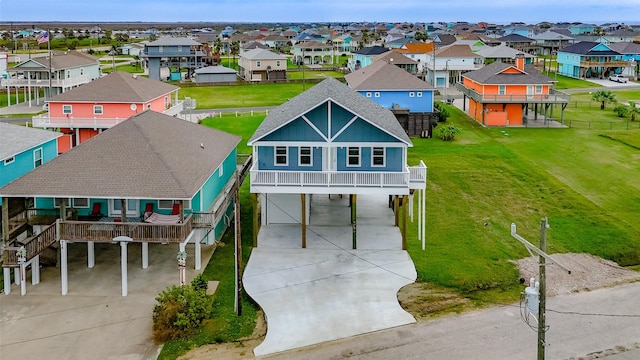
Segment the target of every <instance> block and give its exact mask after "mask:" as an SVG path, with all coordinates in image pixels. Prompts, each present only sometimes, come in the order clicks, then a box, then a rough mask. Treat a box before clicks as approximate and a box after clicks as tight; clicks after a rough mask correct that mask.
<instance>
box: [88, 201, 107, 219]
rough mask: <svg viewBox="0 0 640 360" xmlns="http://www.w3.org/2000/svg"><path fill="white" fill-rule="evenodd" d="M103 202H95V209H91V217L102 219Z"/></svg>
mask: <svg viewBox="0 0 640 360" xmlns="http://www.w3.org/2000/svg"><path fill="white" fill-rule="evenodd" d="M101 208H102V204H101V203H94V204H93V209H92V210H91V213H90V214H89V217H90V218H92V219H96V220H97V219H100V218H101V217H103V216H104V215H103V214H102V210H101Z"/></svg>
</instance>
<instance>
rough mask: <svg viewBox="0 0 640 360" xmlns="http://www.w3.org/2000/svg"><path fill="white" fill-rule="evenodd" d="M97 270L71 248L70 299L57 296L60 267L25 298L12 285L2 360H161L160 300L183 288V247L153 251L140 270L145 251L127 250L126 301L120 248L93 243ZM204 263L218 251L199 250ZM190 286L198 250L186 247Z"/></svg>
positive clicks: (2, 301)
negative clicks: (155, 323) (155, 327)
mask: <svg viewBox="0 0 640 360" xmlns="http://www.w3.org/2000/svg"><path fill="white" fill-rule="evenodd" d="M95 248H96V265H95V267H94V268H93V269H88V268H87V257H86V256H87V253H86V245H85V244H82V243H75V244H70V246H69V260H70V261H69V294H68V295H66V296H62V295H60V292H61V290H60V289H61V288H60V268H57V267H47V268H43V269H42V271H41V274H40V284H38V285H31V282H30V277H28V278H27V281H28V285H27V294H26V295H25V296H20V287H19V286H17V285H15V284H13V285H12V289H11V290H12V291H11V294H9V295H0V358H2V359H36V360H37V359H47V360H48V359H69V360H75V359H78V360H84V359H129V360H137V359H140V360H142V359H156V357H157V355H158V353H159V351H160V348H161V346H160V345H157V344H154V342H153V340H152V337H151V326H152V320H151V314H152V310H153V305H154V304H155V297H156V296H157V295H158V294H159V293H160V292H161V291H162V290H164V289H165V288H166V287H168V286H170V285H177V284H178V283H179V274H178V266H177V262H176V254H177V253H178V245H177V244H173V245H162V244H150V245H149V267H148V268H147V269H142V260H141V251H140V248H141V247H140V245H137V246H135V245H130V246H129V247H128V248H129V249H128V265H129V268H128V279H129V286H128V288H129V294H128V296H126V297H123V296H121V276H120V274H121V273H120V246H119V245H118V244H96V245H95ZM202 250H203V251H202V262H203V264H206V263H207V262H208V261H209V259H210V258H211V255H212V254H213V250H214V247H213V246H210V245H203V246H202ZM187 254H188V257H187V280H190V279H192V278H193V276H195V274H196V271H195V270H193V262H190V260H192V259H193V254H194V247H193V245H190V246H187Z"/></svg>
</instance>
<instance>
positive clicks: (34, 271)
mask: <svg viewBox="0 0 640 360" xmlns="http://www.w3.org/2000/svg"><path fill="white" fill-rule="evenodd" d="M38 284H40V254H38V255H36V256H35V257H34V258H33V259H31V285H38Z"/></svg>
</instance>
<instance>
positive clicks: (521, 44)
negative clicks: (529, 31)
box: [498, 33, 537, 53]
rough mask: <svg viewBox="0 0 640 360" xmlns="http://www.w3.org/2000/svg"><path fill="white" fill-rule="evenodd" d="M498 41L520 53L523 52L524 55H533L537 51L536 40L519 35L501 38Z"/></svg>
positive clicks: (514, 34)
mask: <svg viewBox="0 0 640 360" xmlns="http://www.w3.org/2000/svg"><path fill="white" fill-rule="evenodd" d="M498 41H501V42H502V44H504V45H506V46H508V47H510V48H513V49H516V50H518V51H522V52H524V53H533V52H535V49H536V47H537V46H536V41H535V40H534V39H531V38H528V37H526V36H522V35H520V34H518V33H513V34H509V35H505V36H503V37H499V38H498Z"/></svg>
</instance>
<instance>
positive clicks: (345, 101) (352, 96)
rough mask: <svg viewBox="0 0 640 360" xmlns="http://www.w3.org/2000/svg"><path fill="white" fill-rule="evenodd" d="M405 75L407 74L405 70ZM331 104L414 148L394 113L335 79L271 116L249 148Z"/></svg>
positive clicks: (281, 106) (265, 121)
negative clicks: (318, 107)
mask: <svg viewBox="0 0 640 360" xmlns="http://www.w3.org/2000/svg"><path fill="white" fill-rule="evenodd" d="M401 71H404V70H401ZM327 101H332V102H335V103H337V104H339V105H341V106H342V107H344V108H345V109H347V110H348V111H351V112H353V113H354V114H356V115H358V116H360V117H361V118H362V119H364V120H365V121H368V122H369V123H371V124H373V125H375V126H377V127H378V128H380V129H382V130H383V131H386V132H387V133H389V134H391V135H392V136H394V137H396V138H397V139H399V140H400V141H402V142H404V143H406V144H407V145H408V146H412V143H411V140H410V139H409V137H408V136H407V133H406V132H405V131H404V129H403V128H402V126H400V124H399V123H398V120H397V119H396V117H395V116H394V115H393V113H392V112H391V111H390V110H388V109H385V108H383V107H382V106H380V105H379V104H377V103H375V102H373V101H372V100H369V99H367V98H365V97H364V96H362V95H360V94H358V93H357V92H355V91H354V90H351V89H349V87H348V86H346V85H344V84H342V83H341V82H340V81H338V80H336V79H334V78H327V79H325V80H323V81H322V82H321V83H319V84H318V85H316V86H314V87H312V88H311V89H309V90H307V91H305V92H303V93H302V94H300V95H298V96H296V97H294V98H293V99H291V100H289V101H287V102H286V103H284V104H282V105H280V106H279V107H277V108H276V109H274V110H273V111H271V112H270V113H269V115H267V117H266V118H265V119H264V121H263V122H262V124H260V126H259V127H258V129H256V132H255V133H254V134H253V136H251V139H249V142H248V144H249V146H252V145H253V143H254V142H255V141H257V140H259V139H260V138H262V137H263V136H265V135H267V134H269V133H271V132H272V131H274V130H276V129H278V128H280V127H281V126H283V125H285V124H287V123H289V122H290V121H293V120H295V119H297V118H298V117H299V116H300V115H302V114H304V113H306V112H307V111H309V110H311V109H313V108H315V107H317V106H318V105H320V104H322V103H325V102H327Z"/></svg>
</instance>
